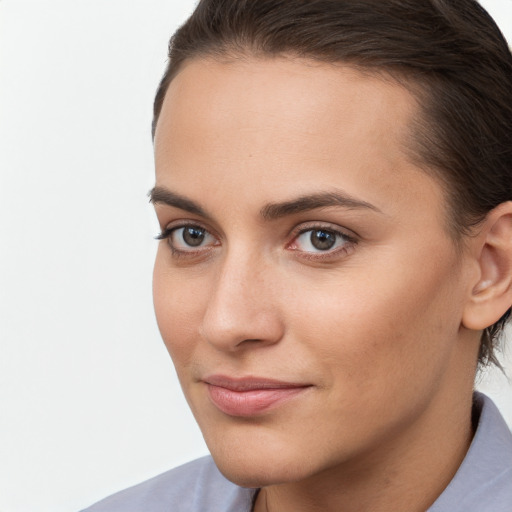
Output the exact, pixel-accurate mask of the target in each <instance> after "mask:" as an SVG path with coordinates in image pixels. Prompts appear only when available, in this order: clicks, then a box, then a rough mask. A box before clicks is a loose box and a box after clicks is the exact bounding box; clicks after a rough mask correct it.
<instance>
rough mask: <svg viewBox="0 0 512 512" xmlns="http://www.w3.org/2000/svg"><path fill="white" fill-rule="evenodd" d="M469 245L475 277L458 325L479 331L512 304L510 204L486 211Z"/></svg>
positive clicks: (511, 207)
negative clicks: (472, 256)
mask: <svg viewBox="0 0 512 512" xmlns="http://www.w3.org/2000/svg"><path fill="white" fill-rule="evenodd" d="M470 243H471V245H472V248H473V249H474V254H475V258H476V261H477V266H478V274H477V279H476V282H475V283H474V284H473V289H472V290H471V295H470V299H469V301H468V302H467V303H466V305H465V308H464V312H463V317H462V324H463V325H464V327H467V328H468V329H473V330H478V331H480V330H483V329H485V328H486V327H489V326H491V325H492V324H494V323H495V322H497V321H498V320H499V319H500V318H501V317H502V316H503V314H504V313H505V312H506V311H507V310H508V309H509V308H510V306H511V305H512V201H507V202H506V203H501V204H500V205H499V206H497V207H496V208H494V210H492V211H491V212H489V214H488V215H487V217H486V218H485V220H484V222H483V224H482V225H481V227H480V231H479V233H478V234H477V235H476V237H475V238H474V239H473V240H471V242H470ZM473 244H475V245H474V246H473ZM472 252H473V251H472Z"/></svg>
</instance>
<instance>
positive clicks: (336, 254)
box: [287, 221, 359, 262]
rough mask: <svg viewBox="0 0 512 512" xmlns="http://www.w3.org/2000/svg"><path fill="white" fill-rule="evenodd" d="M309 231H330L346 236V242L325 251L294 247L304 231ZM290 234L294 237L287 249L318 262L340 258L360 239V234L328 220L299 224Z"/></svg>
mask: <svg viewBox="0 0 512 512" xmlns="http://www.w3.org/2000/svg"><path fill="white" fill-rule="evenodd" d="M309 231H328V232H331V233H334V234H335V235H337V236H340V237H342V238H344V239H345V243H343V244H342V245H341V246H338V247H335V248H332V249H327V250H325V251H322V250H318V251H305V250H301V249H299V248H293V247H292V246H293V245H294V244H295V243H296V242H297V239H298V238H299V237H300V236H302V235H303V234H304V233H308V232H309ZM290 236H291V237H292V239H291V241H290V242H289V243H288V244H287V249H289V250H291V251H293V252H294V253H296V254H297V256H299V257H301V258H305V259H308V260H311V261H317V262H321V261H322V260H333V259H337V258H340V257H341V256H342V255H345V254H347V253H348V252H350V251H351V250H353V249H354V247H355V245H356V244H357V243H358V241H359V239H358V236H357V235H356V234H355V233H354V232H353V231H351V230H348V229H346V228H343V227H341V226H339V225H335V224H331V223H328V222H315V221H312V222H308V223H304V224H300V225H299V226H297V227H295V228H294V229H293V230H292V232H291V234H290Z"/></svg>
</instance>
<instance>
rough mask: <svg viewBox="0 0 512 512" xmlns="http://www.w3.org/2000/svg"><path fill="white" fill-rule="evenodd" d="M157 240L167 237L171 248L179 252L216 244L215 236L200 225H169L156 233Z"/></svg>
mask: <svg viewBox="0 0 512 512" xmlns="http://www.w3.org/2000/svg"><path fill="white" fill-rule="evenodd" d="M156 238H157V240H164V239H167V240H168V243H169V245H170V246H171V249H172V250H173V251H176V252H177V253H180V252H196V251H197V250H201V249H203V248H207V247H211V246H213V245H217V240H216V239H215V237H214V236H213V235H212V234H211V233H209V232H208V231H207V230H206V229H204V228H203V227H201V226H194V225H187V226H177V227H171V228H168V229H166V230H164V231H163V232H162V233H161V234H160V235H158V236H157V237H156Z"/></svg>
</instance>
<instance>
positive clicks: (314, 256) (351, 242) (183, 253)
mask: <svg viewBox="0 0 512 512" xmlns="http://www.w3.org/2000/svg"><path fill="white" fill-rule="evenodd" d="M186 228H193V229H197V230H201V231H203V232H204V233H205V234H207V235H210V236H212V237H214V238H215V235H213V234H212V233H211V232H210V231H208V230H207V229H206V228H204V227H202V226H201V225H200V224H195V223H183V224H179V225H176V226H170V227H168V228H166V229H164V230H163V231H162V232H161V233H159V234H158V235H157V236H156V237H155V239H156V240H167V241H168V246H169V248H170V249H171V253H172V255H173V257H175V258H182V257H185V258H186V257H189V258H194V257H197V256H199V255H205V253H206V252H208V253H209V249H211V247H214V246H215V245H214V246H207V247H206V248H199V249H198V250H193V249H191V250H181V249H177V248H176V247H175V246H174V245H173V244H172V243H171V240H172V236H173V234H174V233H175V232H176V231H178V230H180V229H186ZM315 231H317V232H320V231H323V232H324V233H329V234H332V235H334V236H335V237H336V239H339V238H341V239H344V243H343V245H342V246H341V247H338V248H335V249H334V250H331V249H327V250H325V251H321V250H319V252H309V251H301V250H300V249H295V248H292V246H293V245H294V244H296V243H297V240H298V239H299V238H300V237H301V236H302V235H304V234H305V233H309V232H315ZM290 236H291V237H292V240H291V242H289V243H287V244H286V248H287V249H288V250H291V251H294V252H297V253H298V254H299V256H300V257H301V258H304V259H308V260H312V261H318V262H321V261H323V260H329V259H333V258H339V257H340V256H341V255H343V254H346V253H348V252H350V251H351V249H353V248H354V246H355V245H356V244H357V242H358V240H357V239H356V237H355V236H353V235H349V234H347V233H345V232H343V231H341V230H340V229H339V228H335V227H333V226H329V225H326V224H321V223H316V224H310V225H307V226H304V225H302V227H301V228H300V229H299V230H294V231H292V232H291V233H290ZM335 243H336V242H335ZM216 245H217V244H216Z"/></svg>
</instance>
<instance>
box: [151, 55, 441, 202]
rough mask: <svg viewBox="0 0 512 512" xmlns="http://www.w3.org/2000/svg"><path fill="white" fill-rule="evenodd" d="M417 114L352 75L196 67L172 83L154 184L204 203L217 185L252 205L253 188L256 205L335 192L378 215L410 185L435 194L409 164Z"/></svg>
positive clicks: (307, 67)
mask: <svg viewBox="0 0 512 512" xmlns="http://www.w3.org/2000/svg"><path fill="white" fill-rule="evenodd" d="M417 111H418V108H417V104H416V100H415V98H414V97H413V96H412V95H411V93H410V92H409V91H408V90H407V89H406V88H405V87H403V86H401V85H399V84H398V83H396V82H394V81H392V80H391V79H385V78H384V77H382V76H380V75H378V76H373V75H369V74H367V73H363V72H361V71H360V70H357V69H355V68H352V67H350V66H342V65H332V64H325V63H319V62H315V61H310V60H305V59H296V58H295V59H294V58H274V59H259V58H248V59H240V60H231V61H223V62H222V61H216V60H209V59H197V60H192V61H190V62H188V63H187V64H186V65H185V66H184V68H183V69H182V70H181V72H180V73H179V74H178V75H177V76H176V77H175V78H174V80H173V81H172V82H171V84H170V86H169V89H168V91H167V94H166V98H165V101H164V104H163V108H162V112H161V115H160V119H159V122H158V125H157V130H156V135H155V157H156V172H157V183H159V184H162V185H170V186H172V188H174V189H176V187H178V189H179V188H183V190H178V191H180V192H181V191H183V192H186V193H188V188H190V186H192V185H193V186H194V191H195V193H196V194H197V195H198V196H204V197H207V194H208V193H209V192H210V191H211V186H212V183H221V182H222V183H225V184H226V185H227V187H226V190H225V193H226V194H227V193H228V191H232V192H233V194H235V195H236V196H237V197H238V198H241V194H243V191H244V190H246V189H248V191H249V192H250V196H251V199H255V198H254V196H255V194H256V195H257V193H256V191H255V188H257V191H258V192H259V193H260V195H261V197H259V198H258V200H259V202H260V204H261V203H262V202H268V201H272V200H282V199H283V198H282V197H273V196H276V195H279V194H281V195H282V192H283V189H290V187H292V188H294V189H297V193H298V194H301V193H304V192H308V191H310V190H311V188H315V187H317V186H318V183H320V182H323V185H326V184H329V183H332V184H333V186H337V187H340V188H343V189H345V190H347V192H349V193H350V194H352V195H358V196H363V197H364V199H365V200H367V201H369V202H372V203H373V204H375V205H376V206H377V207H379V208H381V206H382V205H381V204H379V203H381V202H383V201H385V202H387V203H389V202H390V200H391V202H392V200H393V197H395V196H396V197H399V196H400V195H401V194H403V191H404V187H407V184H408V183H410V184H415V187H411V190H410V191H409V193H410V194H413V193H415V189H418V187H419V189H421V188H422V187H424V186H425V185H424V183H423V182H428V186H429V187H431V188H432V187H434V188H436V187H437V184H436V183H434V182H433V180H432V178H430V177H429V176H428V175H426V174H425V173H424V172H419V171H420V170H419V169H418V168H417V167H416V166H415V165H414V164H413V163H412V161H411V159H410V158H408V152H407V150H406V144H407V141H408V140H409V139H410V137H411V134H410V121H411V119H412V118H413V117H414V116H415V115H417ZM420 182H421V183H420ZM187 187H188V188H187ZM437 192H439V191H437ZM290 194H291V192H290ZM255 202H256V201H255ZM388 206H389V204H388Z"/></svg>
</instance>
